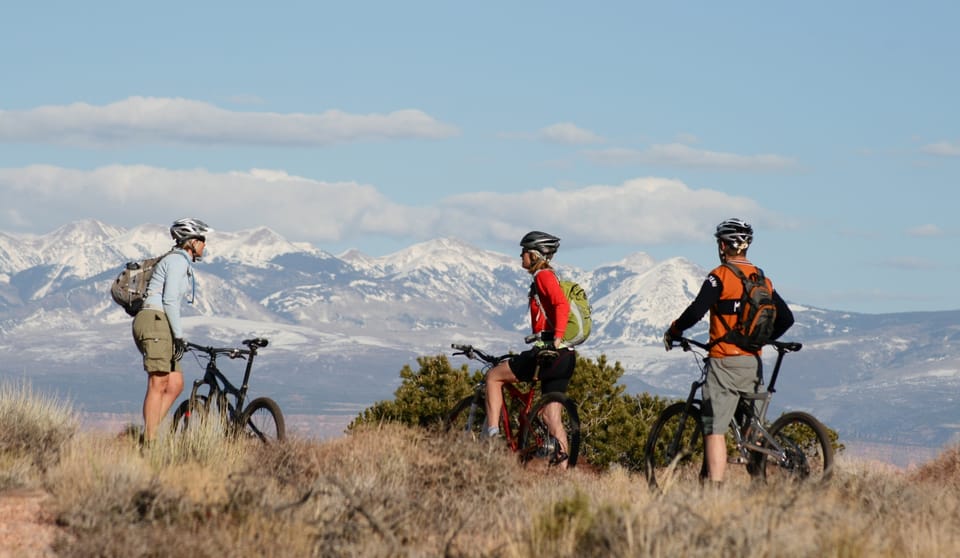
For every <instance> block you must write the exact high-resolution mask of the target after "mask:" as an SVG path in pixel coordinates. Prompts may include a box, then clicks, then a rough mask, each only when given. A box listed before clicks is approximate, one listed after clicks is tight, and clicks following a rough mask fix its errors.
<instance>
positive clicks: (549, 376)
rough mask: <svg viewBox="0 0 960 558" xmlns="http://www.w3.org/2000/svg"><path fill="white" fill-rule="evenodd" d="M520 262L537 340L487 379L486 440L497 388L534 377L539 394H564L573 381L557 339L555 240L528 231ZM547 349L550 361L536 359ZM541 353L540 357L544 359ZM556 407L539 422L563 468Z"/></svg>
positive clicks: (563, 321)
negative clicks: (555, 443) (526, 280)
mask: <svg viewBox="0 0 960 558" xmlns="http://www.w3.org/2000/svg"><path fill="white" fill-rule="evenodd" d="M520 246H521V248H522V250H521V251H520V258H521V263H522V265H523V268H524V269H526V270H527V271H528V272H529V273H530V274H531V275H533V282H532V283H531V285H530V295H529V297H530V301H529V307H530V326H531V329H532V331H533V333H535V334H540V340H539V341H537V342H536V343H535V344H534V347H533V348H532V349H530V350H527V351H523V352H522V353H520V354H518V355H516V356H514V357H511V358H510V359H508V360H505V361H503V362H501V363H500V364H498V365H496V366H494V367H493V368H492V369H491V370H490V372H489V373H487V398H486V401H487V436H491V437H493V436H497V435H498V434H499V433H500V422H499V421H500V409H501V408H502V407H503V385H504V384H506V383H514V382H518V381H523V382H530V381H533V380H534V374H536V373H537V372H538V365H539V375H538V379H539V381H540V389H541V392H542V393H550V392H555V391H558V392H561V393H565V392H566V391H567V385H568V384H569V383H570V378H571V377H572V376H573V369H574V366H575V365H576V361H577V353H576V351H574V350H573V349H572V348H570V347H566V346H565V345H564V344H563V343H562V342H561V341H560V340H561V339H563V334H564V331H565V330H566V327H567V317H568V315H569V313H570V302H569V301H568V300H567V297H566V296H565V295H564V294H563V290H562V289H561V288H560V281H559V280H558V279H557V275H556V274H555V273H554V271H553V268H551V267H550V260H551V259H553V256H554V254H556V253H557V248H559V247H560V239H559V238H557V237H555V236H553V235H550V234H547V233H545V232H540V231H531V232H529V233H527V234H526V235H524V237H523V238H522V239H521V240H520ZM544 349H549V350H550V353H553V354H555V355H556V357H555V358H552V359H546V358H543V359H540V360H539V362H538V359H539V356H538V355H540V352H541V351H543V350H544ZM550 353H545V354H550ZM560 411H561V405H560V404H559V403H551V404H550V405H547V406H546V407H545V408H544V421H545V422H546V423H547V428H548V429H549V430H550V434H551V435H552V436H553V437H555V438H556V439H557V440H558V441H559V442H560V447H561V450H560V452H558V458H557V462H558V463H556V464H557V465H558V466H560V467H561V468H566V461H565V460H566V456H567V448H568V445H567V433H566V431H565V430H564V429H563V424H562V421H561V419H560Z"/></svg>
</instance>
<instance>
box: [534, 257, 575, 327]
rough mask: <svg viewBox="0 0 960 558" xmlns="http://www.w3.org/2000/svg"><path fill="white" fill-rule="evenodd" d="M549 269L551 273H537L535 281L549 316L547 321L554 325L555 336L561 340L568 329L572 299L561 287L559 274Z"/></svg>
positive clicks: (544, 308)
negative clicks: (570, 299) (568, 298)
mask: <svg viewBox="0 0 960 558" xmlns="http://www.w3.org/2000/svg"><path fill="white" fill-rule="evenodd" d="M548 271H549V273H537V275H536V276H535V277H534V282H535V283H536V289H537V293H538V294H539V295H540V303H541V305H542V306H543V311H544V313H546V315H547V317H548V318H549V319H548V320H547V321H548V322H549V323H550V325H551V326H552V327H553V338H554V339H555V340H556V341H560V340H562V339H563V334H564V333H565V332H566V330H567V319H568V318H569V317H570V301H568V300H567V297H566V295H564V294H563V288H561V287H560V281H559V280H558V279H557V275H556V274H555V273H554V272H553V271H552V270H548Z"/></svg>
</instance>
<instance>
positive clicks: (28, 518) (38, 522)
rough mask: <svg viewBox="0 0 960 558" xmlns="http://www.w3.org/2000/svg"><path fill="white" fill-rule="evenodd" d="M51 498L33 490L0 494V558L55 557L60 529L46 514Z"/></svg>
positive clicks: (8, 491) (18, 490)
mask: <svg viewBox="0 0 960 558" xmlns="http://www.w3.org/2000/svg"><path fill="white" fill-rule="evenodd" d="M49 498H50V495H48V494H47V493H45V492H43V491H41V490H33V489H14V490H7V491H4V492H0V558H8V557H9V558H14V557H16V558H21V557H23V558H36V557H48V556H55V554H54V553H53V551H52V550H51V548H50V547H51V545H52V544H53V540H54V537H55V536H56V532H57V527H56V525H54V523H53V518H52V517H49V516H48V514H47V513H46V512H45V511H44V504H45V503H46V501H47V500H49Z"/></svg>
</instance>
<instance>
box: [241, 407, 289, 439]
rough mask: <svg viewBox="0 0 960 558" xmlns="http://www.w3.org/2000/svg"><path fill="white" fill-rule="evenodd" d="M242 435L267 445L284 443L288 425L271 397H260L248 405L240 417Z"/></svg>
mask: <svg viewBox="0 0 960 558" xmlns="http://www.w3.org/2000/svg"><path fill="white" fill-rule="evenodd" d="M239 424H240V426H241V430H240V432H239V433H240V435H241V436H244V437H247V438H250V439H255V440H260V441H261V442H263V443H266V444H272V443H277V442H282V441H283V440H284V439H285V438H286V425H285V424H284V421H283V413H282V412H280V406H279V405H277V402H276V401H274V400H273V399H270V398H269V397H258V398H257V399H254V400H253V401H251V402H250V404H249V405H247V408H246V409H244V411H243V414H242V415H241V416H240V423H239Z"/></svg>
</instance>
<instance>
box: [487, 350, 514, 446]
mask: <svg viewBox="0 0 960 558" xmlns="http://www.w3.org/2000/svg"><path fill="white" fill-rule="evenodd" d="M516 381H517V377H516V376H514V375H513V372H512V371H511V370H510V364H509V363H507V362H506V361H504V362H501V363H500V364H498V365H496V366H494V367H493V368H492V369H490V372H487V430H489V429H491V428H494V427H496V428H499V427H500V410H501V409H502V408H503V386H504V384H512V383H516Z"/></svg>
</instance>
